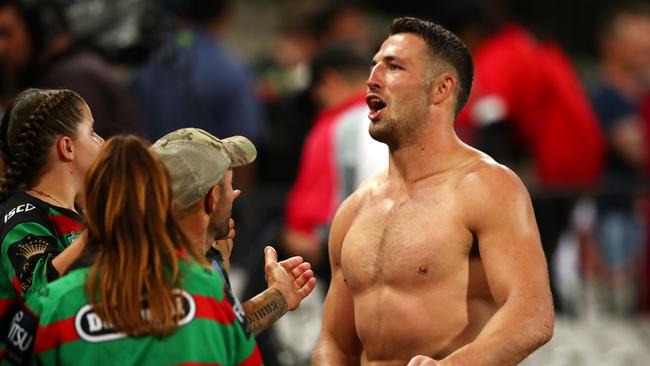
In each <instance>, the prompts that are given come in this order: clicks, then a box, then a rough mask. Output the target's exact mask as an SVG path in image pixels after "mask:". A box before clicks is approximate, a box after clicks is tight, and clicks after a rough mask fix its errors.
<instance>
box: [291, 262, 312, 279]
mask: <svg viewBox="0 0 650 366" xmlns="http://www.w3.org/2000/svg"><path fill="white" fill-rule="evenodd" d="M308 269H311V264H310V263H309V262H303V263H300V265H298V266H296V267H295V268H293V269H292V270H291V275H292V276H293V277H294V278H298V277H299V276H300V275H301V274H303V273H304V272H305V271H306V270H308Z"/></svg>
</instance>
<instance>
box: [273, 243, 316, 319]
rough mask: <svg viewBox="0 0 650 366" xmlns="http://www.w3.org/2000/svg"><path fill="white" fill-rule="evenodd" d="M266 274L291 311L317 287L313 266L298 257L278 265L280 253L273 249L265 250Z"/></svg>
mask: <svg viewBox="0 0 650 366" xmlns="http://www.w3.org/2000/svg"><path fill="white" fill-rule="evenodd" d="M264 273H265V274H266V281H267V283H268V285H269V288H270V287H275V288H276V289H278V291H280V293H281V294H282V296H283V297H284V299H285V300H286V301H287V306H288V308H289V310H295V309H296V308H298V306H299V305H300V302H301V301H302V300H303V299H304V298H306V297H307V296H308V295H309V294H310V293H311V292H312V291H313V290H314V287H316V277H314V272H313V271H312V270H311V264H310V263H309V262H305V261H304V260H303V259H302V257H299V256H296V257H291V258H289V259H285V260H283V261H282V262H279V263H278V253H277V252H276V251H275V249H273V247H270V246H267V247H265V248H264Z"/></svg>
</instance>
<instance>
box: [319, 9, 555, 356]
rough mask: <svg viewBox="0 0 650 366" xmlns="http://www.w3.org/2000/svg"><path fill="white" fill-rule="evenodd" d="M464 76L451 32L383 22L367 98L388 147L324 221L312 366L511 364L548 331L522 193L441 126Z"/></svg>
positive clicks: (457, 102)
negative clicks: (323, 277) (374, 169)
mask: <svg viewBox="0 0 650 366" xmlns="http://www.w3.org/2000/svg"><path fill="white" fill-rule="evenodd" d="M472 74H473V71H472V61H471V56H470V54H469V52H468V50H467V48H466V47H465V46H464V45H463V44H462V43H461V42H460V40H459V39H458V38H457V37H456V36H454V35H453V34H452V33H450V32H448V31H447V30H445V29H444V28H442V27H440V26H438V25H435V24H432V23H428V22H424V21H421V20H418V19H414V18H400V19H396V20H395V21H394V22H393V24H392V26H391V36H390V37H388V39H387V40H386V41H385V42H384V43H383V45H382V47H381V49H380V50H379V52H378V53H377V54H376V55H375V57H374V58H373V62H372V68H371V72H370V78H369V79H368V97H367V102H368V105H369V106H370V113H369V118H370V120H371V121H372V123H371V125H370V135H371V136H372V137H373V138H374V139H376V140H378V141H381V142H383V143H386V144H387V145H388V147H389V150H390V160H389V167H388V171H387V172H385V173H383V174H380V175H378V176H376V177H374V178H372V179H370V180H369V181H367V182H366V183H364V184H363V185H362V186H361V187H359V188H358V189H357V191H356V192H355V193H354V194H353V195H352V196H350V197H349V198H348V199H347V200H346V201H345V202H344V203H343V204H342V205H341V207H340V208H339V210H338V212H337V214H336V217H335V218H334V222H333V224H332V230H331V232H330V242H329V254H330V259H331V266H332V282H331V284H330V288H329V292H328V294H327V299H326V301H325V309H324V317H323V328H322V331H321V336H320V340H319V342H318V345H317V347H316V349H315V351H314V356H313V360H312V361H313V365H357V364H361V365H382V366H385V365H396V366H397V365H399V366H404V365H405V364H406V363H407V362H409V360H410V363H409V365H454V366H460V365H472V366H479V365H495V366H504V365H516V364H517V363H519V362H520V361H521V360H522V359H524V358H525V357H526V356H527V355H529V354H530V353H531V352H533V351H534V350H535V349H537V348H538V347H539V346H541V345H542V344H544V343H546V342H547V341H548V340H549V339H550V338H551V336H552V333H553V320H554V315H553V304H552V300H551V293H550V289H549V282H548V273H547V269H546V261H545V258H544V254H543V252H542V248H541V245H540V240H539V234H538V231H537V226H536V223H535V218H534V215H533V210H532V208H531V203H530V198H529V195H528V192H527V191H526V188H525V187H524V186H523V184H522V183H521V181H520V180H519V178H518V177H517V176H516V175H515V174H513V173H512V172H511V171H510V170H509V169H508V168H506V167H504V166H502V165H499V164H497V163H496V162H494V160H492V159H491V158H490V157H489V156H487V155H485V154H483V153H481V152H480V151H477V150H475V149H473V148H471V147H469V146H467V145H465V144H464V143H463V142H461V141H460V140H459V139H458V137H457V136H456V134H455V132H454V128H453V122H454V118H455V116H456V115H457V114H458V112H459V111H460V110H461V108H462V107H463V105H464V104H465V102H466V101H467V98H468V95H469V92H470V88H471V83H472ZM418 355H420V356H418ZM421 355H426V356H421Z"/></svg>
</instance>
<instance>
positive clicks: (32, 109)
mask: <svg viewBox="0 0 650 366" xmlns="http://www.w3.org/2000/svg"><path fill="white" fill-rule="evenodd" d="M103 142H104V140H103V139H102V138H101V137H100V136H99V135H97V134H96V133H95V132H94V130H93V117H92V114H91V112H90V109H89V108H88V105H87V104H86V102H85V101H84V100H83V99H82V98H81V97H80V96H79V94H77V93H75V92H73V91H71V90H47V89H27V90H25V91H23V92H22V93H20V94H19V95H18V96H16V98H14V99H13V100H12V102H11V103H10V104H9V107H8V108H7V110H6V112H5V114H4V115H3V116H2V120H1V121H0V153H1V155H2V160H3V162H4V179H3V180H2V181H1V182H0V240H1V244H2V251H1V252H0V268H1V271H0V331H1V332H2V333H0V339H4V337H3V336H2V335H6V334H7V332H8V331H9V329H7V327H8V324H9V321H10V320H11V319H7V318H9V317H10V314H12V313H13V311H12V309H13V308H15V307H17V306H18V303H19V302H21V301H22V300H23V299H25V298H27V297H28V296H29V295H30V294H31V293H32V292H34V291H36V290H37V289H38V288H40V287H42V285H43V284H45V283H47V282H49V281H52V280H54V279H56V278H58V277H59V276H60V275H61V274H63V273H65V271H66V270H67V268H68V266H69V265H70V264H71V263H72V262H73V261H74V260H75V259H76V258H77V257H78V254H79V253H80V252H81V250H82V246H83V243H82V242H81V241H78V240H77V241H75V239H76V238H77V237H78V236H80V235H81V232H82V230H83V229H84V227H83V224H82V221H81V217H80V216H79V214H78V212H77V208H76V207H77V206H76V205H75V203H76V201H75V200H76V199H77V198H78V197H81V193H82V191H83V183H84V177H85V174H86V172H87V171H88V169H89V168H90V165H91V164H92V163H93V161H94V160H95V157H96V156H97V154H98V153H99V150H100V147H101V145H102V144H103ZM3 351H4V344H2V343H0V358H1V357H2V353H3Z"/></svg>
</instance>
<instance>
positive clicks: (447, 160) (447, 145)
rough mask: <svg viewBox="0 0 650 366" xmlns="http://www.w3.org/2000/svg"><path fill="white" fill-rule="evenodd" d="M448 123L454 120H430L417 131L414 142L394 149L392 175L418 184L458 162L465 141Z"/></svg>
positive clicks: (390, 167)
mask: <svg viewBox="0 0 650 366" xmlns="http://www.w3.org/2000/svg"><path fill="white" fill-rule="evenodd" d="M448 123H451V122H445V123H438V124H433V123H429V124H427V125H426V126H424V127H423V129H422V130H421V131H418V133H417V134H415V135H416V137H415V139H414V140H413V141H409V142H408V143H407V144H405V145H403V146H400V147H399V148H397V149H395V150H391V152H390V159H389V164H388V175H389V177H398V178H399V179H401V180H403V181H404V182H405V183H415V182H417V181H419V180H421V179H424V178H427V177H430V176H433V175H436V174H439V173H442V172H444V171H447V170H448V169H450V168H452V167H454V166H456V165H458V164H459V163H460V160H461V159H462V155H463V149H462V146H463V143H462V141H460V139H459V138H458V136H456V133H455V131H454V129H453V128H452V127H450V126H449V125H448Z"/></svg>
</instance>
